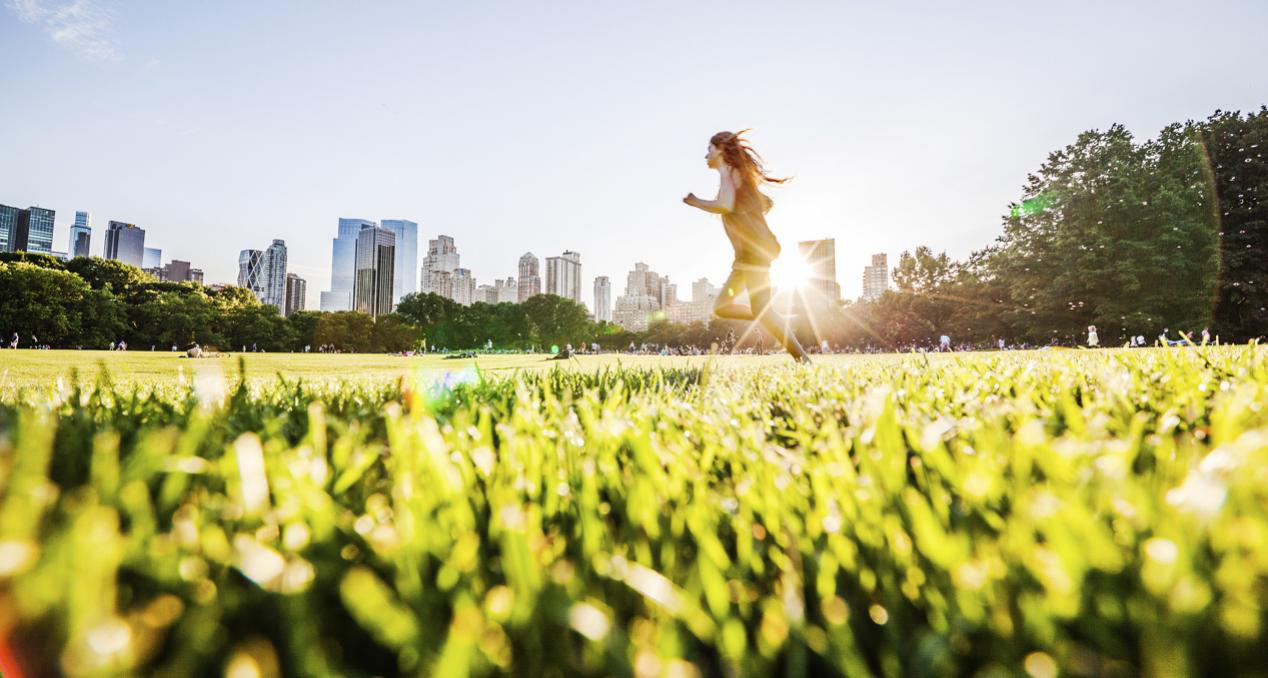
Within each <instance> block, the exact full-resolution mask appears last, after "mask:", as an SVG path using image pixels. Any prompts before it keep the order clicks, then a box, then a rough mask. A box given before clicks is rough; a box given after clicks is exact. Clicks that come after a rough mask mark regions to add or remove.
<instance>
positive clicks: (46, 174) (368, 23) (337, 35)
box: [0, 0, 1268, 308]
mask: <svg viewBox="0 0 1268 678" xmlns="http://www.w3.org/2000/svg"><path fill="white" fill-rule="evenodd" d="M0 2H2V3H3V9H2V10H0V63H3V64H4V66H3V67H0V90H2V91H4V92H5V93H6V95H7V96H6V97H5V104H4V106H3V107H0V155H3V157H4V162H3V163H0V203H4V204H9V205H17V206H21V207H25V206H28V205H36V204H38V205H41V206H45V207H50V208H53V209H55V210H57V231H56V234H55V238H56V239H55V241H54V249H58V250H64V249H66V245H67V242H66V241H67V234H68V227H69V224H70V223H71V222H72V221H73V218H74V212H75V210H88V211H90V212H91V213H92V215H93V222H94V224H93V225H94V230H93V244H92V253H93V254H100V252H101V249H102V236H103V233H104V230H105V226H106V223H107V221H108V220H111V219H115V220H120V221H128V222H132V223H136V224H138V225H139V226H141V227H143V228H145V229H146V231H147V234H146V244H147V245H148V246H152V247H161V248H162V250H163V255H164V260H165V261H166V260H168V259H171V258H178V259H187V260H189V261H191V262H193V264H194V265H195V266H198V267H201V268H203V270H204V271H205V272H206V275H207V282H208V283H211V282H233V281H234V280H235V279H236V275H237V255H238V251H239V250H241V249H244V248H257V249H263V248H265V247H266V246H268V244H269V243H270V241H271V240H272V239H273V238H282V239H284V240H285V241H286V243H287V246H288V248H289V259H290V269H291V270H292V271H294V272H296V273H298V274H300V275H301V276H303V277H305V278H306V279H307V280H308V294H309V307H310V308H315V307H316V305H317V303H316V302H317V297H318V293H319V292H320V291H321V290H325V289H328V288H329V283H330V257H331V239H332V238H333V237H334V236H335V231H336V222H337V219H338V218H339V217H363V218H368V219H375V220H380V219H390V218H404V219H412V220H414V221H416V222H418V223H419V256H420V263H421V257H422V255H423V254H424V253H425V252H426V246H427V243H426V241H427V240H428V239H430V238H434V237H436V235H438V234H448V235H452V236H454V238H455V240H456V241H457V246H458V251H459V253H460V255H461V258H462V265H463V266H465V267H467V268H470V269H472V271H473V272H474V274H475V276H476V278H477V281H478V282H480V283H492V281H493V279H494V278H502V277H506V276H512V275H515V273H516V270H515V266H516V262H517V260H518V259H519V256H520V255H521V254H522V253H524V252H525V251H532V252H533V253H535V254H536V255H537V256H538V257H539V258H541V259H543V264H544V259H545V257H547V256H551V255H556V254H559V253H560V252H562V251H563V250H565V249H573V250H577V251H579V252H580V253H581V258H582V274H583V281H582V283H583V285H584V286H585V289H584V290H583V294H582V296H583V299H584V300H585V302H586V303H587V304H588V305H589V304H590V303H591V302H592V301H593V298H592V286H591V284H592V280H593V278H594V276H596V275H607V276H609V277H610V278H611V279H612V283H613V298H615V297H616V296H617V295H619V294H621V293H622V292H623V290H624V285H625V275H626V272H627V271H628V270H629V269H630V268H632V265H633V263H634V262H635V261H645V262H647V263H648V264H650V265H651V267H652V268H653V269H654V270H657V271H659V272H661V273H663V274H668V275H669V276H670V277H671V279H672V280H673V281H675V282H677V283H678V285H679V295H680V297H688V296H689V295H690V284H691V281H693V280H695V279H697V278H699V277H701V276H707V277H708V278H709V279H710V280H711V281H712V282H714V283H715V284H716V283H718V282H720V281H721V280H722V278H724V277H725V275H726V273H727V272H728V267H729V264H730V258H731V251H730V245H729V243H728V241H727V239H726V236H725V235H724V233H723V231H722V226H721V223H720V220H719V219H718V217H716V216H714V215H708V214H705V213H703V212H700V211H698V210H694V209H692V208H689V207H687V206H685V205H683V204H682V203H681V202H680V201H681V198H682V196H684V195H686V194H687V193H688V192H689V191H694V192H696V193H697V194H698V195H701V196H703V197H712V196H713V193H714V191H715V190H716V186H717V179H716V176H717V175H716V173H715V172H713V171H712V170H709V169H708V168H707V167H706V166H705V164H704V159H703V156H704V153H705V148H706V146H707V143H708V138H709V136H710V135H712V134H713V133H714V132H717V131H719V130H723V129H727V130H735V129H738V128H742V127H750V128H753V131H752V132H751V133H750V134H749V136H750V139H751V141H752V143H753V144H754V146H755V147H756V148H757V149H758V150H759V151H760V152H761V153H762V154H763V156H764V157H765V158H766V161H767V164H768V166H769V168H770V170H771V171H772V173H774V174H776V175H793V176H794V179H793V181H792V182H790V183H789V184H787V185H785V186H778V187H772V188H770V189H769V190H768V193H769V194H770V195H771V196H772V197H773V198H774V200H775V208H774V209H773V210H772V211H771V213H770V214H769V215H768V218H769V221H770V223H771V225H772V227H773V228H774V230H775V233H776V234H777V236H778V237H779V238H780V241H781V242H782V243H783V245H784V249H785V251H786V252H788V251H794V252H795V250H796V242H797V241H798V240H805V239H811V238H821V237H832V238H836V241H837V278H838V281H839V282H840V283H841V286H842V292H843V295H844V296H846V297H850V298H853V297H855V296H857V295H858V294H859V293H860V291H861V274H862V267H863V266H864V265H865V264H866V263H868V258H869V256H870V255H871V254H872V253H874V252H887V253H889V254H890V260H891V265H892V263H893V262H894V260H895V259H896V258H897V254H898V253H899V252H900V251H902V250H904V249H911V248H914V247H915V246H917V245H922V244H925V245H930V246H932V247H934V248H935V249H937V250H947V251H948V252H949V253H951V254H952V255H953V256H957V257H959V256H963V255H966V254H967V253H969V252H970V251H972V250H974V249H979V248H981V247H983V246H985V245H987V244H989V243H990V242H991V241H992V240H993V239H994V238H995V237H996V236H997V235H998V234H999V232H1000V221H1001V215H1003V214H1004V213H1005V212H1006V210H1007V207H1006V206H1007V204H1008V202H1009V201H1010V200H1013V199H1016V198H1017V197H1018V196H1019V195H1020V191H1021V187H1022V185H1023V183H1024V181H1025V178H1026V174H1027V173H1028V172H1031V171H1033V170H1035V169H1036V168H1037V167H1038V166H1039V165H1040V163H1042V162H1043V160H1044V159H1045V157H1046V155H1047V154H1048V153H1049V152H1051V151H1053V150H1055V149H1058V148H1060V147H1062V146H1064V145H1066V144H1068V143H1070V142H1071V141H1073V140H1074V138H1075V136H1076V135H1077V134H1078V133H1079V132H1081V131H1083V130H1087V129H1093V128H1099V129H1103V128H1106V127H1108V126H1109V125H1111V124H1113V123H1123V124H1125V125H1127V127H1128V128H1129V129H1131V130H1132V131H1133V133H1135V134H1136V135H1137V136H1138V137H1140V138H1146V137H1151V136H1153V135H1154V134H1156V132H1157V131H1158V129H1159V128H1161V127H1162V126H1163V125H1165V124H1167V123H1170V122H1173V121H1182V120H1185V119H1200V118H1205V117H1206V116H1208V115H1209V114H1210V113H1212V112H1213V111H1215V110H1216V109H1224V110H1237V109H1240V110H1251V109H1258V108H1259V107H1260V106H1261V105H1264V104H1268V69H1265V68H1264V64H1265V63H1268V47H1266V46H1265V45H1266V44H1268V43H1266V42H1265V41H1264V39H1263V36H1262V29H1263V26H1265V25H1268V3H1265V2H1263V1H1262V0H1254V1H1252V0H1240V1H1239V0H1209V1H1207V2H1194V1H1189V2H1171V1H1168V0H1140V1H1137V0H1132V1H1121V2H1104V0H1102V1H1101V2H1087V1H1083V0H1071V1H1066V2H1048V3H1027V2H1016V1H1015V0H1014V1H1012V2H972V3H955V4H953V3H944V2H906V3H881V2H769V1H768V2H742V1H738V0H733V1H731V2H690V3H680V2H660V1H651V2H639V3H616V2H555V1H549V0H547V1H543V2H537V3H524V2H479V1H474V2H462V3H458V2H452V3H424V2H375V3H353V2H333V1H318V2H305V3H300V2H262V3H257V2H209V3H187V2H172V3H139V2H123V1H112V0H0Z"/></svg>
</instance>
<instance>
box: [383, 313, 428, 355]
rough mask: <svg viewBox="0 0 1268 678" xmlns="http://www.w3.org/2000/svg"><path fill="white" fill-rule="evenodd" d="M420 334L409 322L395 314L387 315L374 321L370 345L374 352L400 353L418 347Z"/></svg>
mask: <svg viewBox="0 0 1268 678" xmlns="http://www.w3.org/2000/svg"><path fill="white" fill-rule="evenodd" d="M420 336H421V335H420V333H419V331H418V329H417V328H415V327H414V326H413V325H411V324H410V322H409V320H408V319H406V318H405V317H404V316H402V315H399V314H397V313H388V314H386V315H381V316H379V317H378V318H375V319H374V332H373V336H372V340H371V341H372V345H373V350H374V351H382V352H386V353H400V352H401V351H409V350H412V349H414V348H416V347H417V346H418V342H419V338H420Z"/></svg>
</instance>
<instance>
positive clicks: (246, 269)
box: [238, 250, 264, 297]
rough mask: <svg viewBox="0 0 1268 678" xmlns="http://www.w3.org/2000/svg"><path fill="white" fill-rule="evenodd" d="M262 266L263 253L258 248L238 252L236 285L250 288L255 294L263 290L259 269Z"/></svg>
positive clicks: (257, 294) (258, 294) (259, 293)
mask: <svg viewBox="0 0 1268 678" xmlns="http://www.w3.org/2000/svg"><path fill="white" fill-rule="evenodd" d="M263 266H264V253H263V252H261V251H260V250H242V251H241V252H239V253H238V287H241V288H244V289H248V290H251V291H252V292H254V293H255V296H257V297H258V296H260V295H261V294H262V293H263V292H264V284H263V282H262V281H261V276H260V273H261V269H262V268H263Z"/></svg>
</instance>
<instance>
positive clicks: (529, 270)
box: [516, 252, 542, 302]
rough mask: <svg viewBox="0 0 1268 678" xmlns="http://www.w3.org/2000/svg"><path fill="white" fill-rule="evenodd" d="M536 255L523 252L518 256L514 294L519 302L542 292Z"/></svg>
mask: <svg viewBox="0 0 1268 678" xmlns="http://www.w3.org/2000/svg"><path fill="white" fill-rule="evenodd" d="M538 265H539V264H538V261H537V257H536V256H535V255H534V254H533V253H532V252H525V253H524V256H522V257H520V264H519V281H518V283H517V285H518V290H517V292H516V294H517V295H518V299H519V301H520V302H523V301H524V300H525V299H528V298H529V297H533V296H537V295H538V294H541V293H542V278H541V270H540V269H539V268H538Z"/></svg>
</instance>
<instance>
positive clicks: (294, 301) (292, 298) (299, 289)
mask: <svg viewBox="0 0 1268 678" xmlns="http://www.w3.org/2000/svg"><path fill="white" fill-rule="evenodd" d="M307 294H308V281H306V280H304V279H303V278H301V277H299V276H297V275H295V274H294V273H287V274H286V308H285V309H284V313H283V315H285V316H286V317H288V318H289V317H290V316H291V314H292V313H295V312H296V311H302V310H304V297H305V296H306V295H307Z"/></svg>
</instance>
